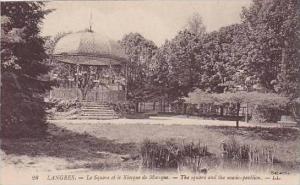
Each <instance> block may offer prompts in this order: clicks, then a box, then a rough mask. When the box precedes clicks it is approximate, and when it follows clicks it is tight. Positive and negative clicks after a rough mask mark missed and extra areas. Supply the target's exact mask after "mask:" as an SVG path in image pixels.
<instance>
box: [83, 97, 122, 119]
mask: <svg viewBox="0 0 300 185" xmlns="http://www.w3.org/2000/svg"><path fill="white" fill-rule="evenodd" d="M81 103H82V107H81V113H80V115H79V116H77V119H99V120H104V119H117V118H119V116H118V115H117V113H116V112H115V111H114V110H113V109H112V108H111V107H110V106H109V105H107V104H100V103H97V102H87V101H85V102H81Z"/></svg>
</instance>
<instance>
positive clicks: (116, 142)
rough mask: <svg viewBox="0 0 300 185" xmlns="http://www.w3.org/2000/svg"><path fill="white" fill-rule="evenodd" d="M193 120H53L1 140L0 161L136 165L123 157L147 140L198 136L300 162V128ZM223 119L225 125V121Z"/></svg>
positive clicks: (45, 167) (81, 166)
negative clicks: (43, 129) (43, 128)
mask: <svg viewBox="0 0 300 185" xmlns="http://www.w3.org/2000/svg"><path fill="white" fill-rule="evenodd" d="M170 119H171V120H170ZM172 120H173V123H174V124H171V122H172ZM139 121H140V122H139ZM194 121H195V119H194V118H176V119H175V118H156V121H153V122H154V123H155V122H157V123H156V124H153V123H152V124H150V123H146V122H149V120H144V121H141V120H125V121H124V120H123V119H119V120H106V121H91V120H90V121H87V120H73V121H65V120H55V121H51V123H49V129H48V134H47V135H45V136H44V137H43V138H19V139H5V138H4V139H2V142H1V156H2V158H1V160H2V164H3V165H4V166H6V167H7V168H17V169H21V170H22V169H23V170H33V171H35V170H36V171H53V170H70V171H71V170H88V171H91V170H137V169H139V167H140V163H141V160H140V158H136V159H130V160H124V158H130V156H137V155H139V148H140V144H141V143H142V142H143V141H144V140H145V139H150V140H153V141H163V140H168V139H174V140H176V141H177V142H199V141H200V142H201V143H203V144H206V145H207V146H208V151H209V152H211V153H213V154H215V155H216V156H220V155H221V154H220V151H221V150H220V143H221V142H222V141H224V140H226V139H228V138H229V137H232V136H234V137H235V138H236V139H237V141H239V142H240V143H247V144H251V145H254V146H259V147H266V146H272V147H274V148H275V150H276V153H275V156H276V158H277V159H278V160H279V161H280V162H282V163H284V164H288V165H290V167H291V168H293V165H294V166H296V167H295V168H298V166H299V164H300V146H299V143H300V137H299V134H300V130H299V129H297V128H279V127H276V126H274V125H269V126H265V127H257V125H256V126H253V125H252V126H247V125H243V124H241V127H240V128H239V129H236V128H235V127H234V126H235V124H234V122H232V123H230V124H229V122H226V121H216V120H214V121H213V122H212V121H211V120H207V121H206V120H198V121H199V122H201V123H205V122H207V123H208V124H180V123H185V122H188V123H193V122H194ZM222 122H223V123H224V125H225V126H221V125H222ZM163 123H167V124H163ZM213 123H216V124H213ZM247 124H248V123H247Z"/></svg>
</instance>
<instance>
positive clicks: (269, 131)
mask: <svg viewBox="0 0 300 185" xmlns="http://www.w3.org/2000/svg"><path fill="white" fill-rule="evenodd" d="M206 128H208V129H212V130H214V131H217V132H221V133H222V134H224V135H240V136H244V137H249V138H257V139H263V140H272V141H294V140H296V139H297V138H298V136H299V135H300V131H299V130H298V129H293V128H263V127H240V128H238V129H237V128H235V127H230V126H207V127H206Z"/></svg>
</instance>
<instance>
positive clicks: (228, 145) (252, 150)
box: [221, 137, 275, 163]
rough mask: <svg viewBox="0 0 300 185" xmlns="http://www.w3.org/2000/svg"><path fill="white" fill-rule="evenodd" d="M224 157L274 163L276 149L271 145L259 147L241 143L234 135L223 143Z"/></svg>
mask: <svg viewBox="0 0 300 185" xmlns="http://www.w3.org/2000/svg"><path fill="white" fill-rule="evenodd" d="M221 150H222V157H223V159H230V160H237V161H246V162H254V163H273V162H274V153H275V150H274V148H273V147H271V146H266V147H257V146H252V145H247V144H240V143H238V142H237V141H236V139H235V138H234V137H231V138H230V139H229V140H227V141H225V142H223V143H221Z"/></svg>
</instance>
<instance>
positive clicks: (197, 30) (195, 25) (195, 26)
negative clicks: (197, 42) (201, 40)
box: [186, 13, 206, 37]
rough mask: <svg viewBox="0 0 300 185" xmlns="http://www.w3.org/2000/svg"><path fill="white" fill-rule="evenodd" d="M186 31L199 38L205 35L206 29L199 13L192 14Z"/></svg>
mask: <svg viewBox="0 0 300 185" xmlns="http://www.w3.org/2000/svg"><path fill="white" fill-rule="evenodd" d="M186 29H187V30H189V31H190V32H191V33H193V34H195V35H197V36H200V37H201V36H203V35H204V34H205V32H206V28H205V26H204V24H203V21H202V17H201V15H200V14H199V13H194V14H193V15H192V16H191V17H189V19H188V21H187V25H186Z"/></svg>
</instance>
